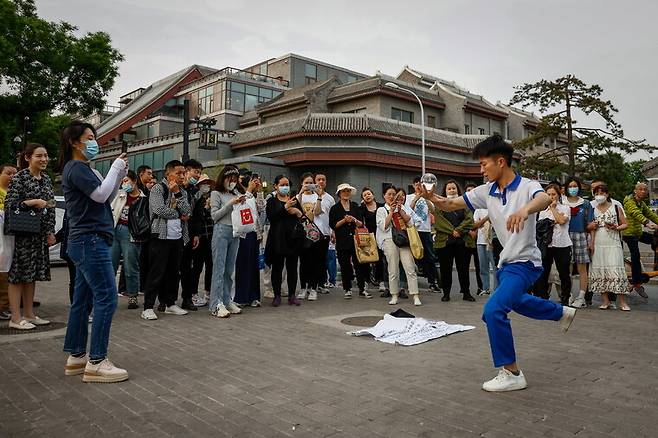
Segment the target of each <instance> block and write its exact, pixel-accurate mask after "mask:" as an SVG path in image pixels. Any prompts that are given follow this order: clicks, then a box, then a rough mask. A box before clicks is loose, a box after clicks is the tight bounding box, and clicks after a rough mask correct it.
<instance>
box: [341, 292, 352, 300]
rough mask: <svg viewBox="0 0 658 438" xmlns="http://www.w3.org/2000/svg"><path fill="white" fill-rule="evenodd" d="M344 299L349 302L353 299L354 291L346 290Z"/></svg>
mask: <svg viewBox="0 0 658 438" xmlns="http://www.w3.org/2000/svg"><path fill="white" fill-rule="evenodd" d="M343 298H345V299H346V300H349V299H351V298H352V291H351V290H346V291H345V293H344V294H343Z"/></svg>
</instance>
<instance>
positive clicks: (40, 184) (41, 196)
mask: <svg viewBox="0 0 658 438" xmlns="http://www.w3.org/2000/svg"><path fill="white" fill-rule="evenodd" d="M48 160H49V159H48V151H47V150H46V148H45V147H44V146H42V145H40V144H37V143H29V144H28V145H27V146H26V147H25V150H24V151H23V153H22V154H21V157H20V168H21V170H19V171H18V172H17V173H16V174H15V175H14V176H13V177H12V179H11V183H10V184H9V189H8V190H7V196H6V198H5V210H6V211H9V210H12V211H13V210H17V209H18V210H21V211H34V212H35V213H37V214H39V215H40V218H41V220H40V222H41V230H40V231H39V232H38V233H34V234H18V235H16V236H15V243H14V256H13V259H12V263H11V268H10V269H9V272H8V274H7V279H8V282H9V288H8V289H9V307H10V308H11V320H10V321H9V327H11V328H15V329H19V330H30V329H33V328H35V327H36V326H37V325H46V324H49V323H50V321H48V320H45V319H42V318H39V317H38V316H37V315H35V313H34V309H33V306H32V305H33V301H34V288H35V284H36V282H37V281H50V256H49V252H48V246H51V245H54V244H55V195H54V193H53V185H52V183H51V181H50V177H49V176H48V174H47V173H46V168H47V167H48ZM21 300H22V303H23V317H21Z"/></svg>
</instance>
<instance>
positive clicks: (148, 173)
mask: <svg viewBox="0 0 658 438" xmlns="http://www.w3.org/2000/svg"><path fill="white" fill-rule="evenodd" d="M135 173H136V174H137V187H138V188H139V190H141V191H142V193H144V195H145V196H148V195H149V190H151V187H152V186H153V184H151V187H148V185H149V184H150V183H151V181H153V180H154V178H153V169H151V167H149V166H147V165H142V166H139V167H138V168H137V172H135ZM156 183H157V181H156Z"/></svg>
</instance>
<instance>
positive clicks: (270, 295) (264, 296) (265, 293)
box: [263, 290, 274, 298]
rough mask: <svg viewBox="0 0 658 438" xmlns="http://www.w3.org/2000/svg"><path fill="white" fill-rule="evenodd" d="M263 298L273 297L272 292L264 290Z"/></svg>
mask: <svg viewBox="0 0 658 438" xmlns="http://www.w3.org/2000/svg"><path fill="white" fill-rule="evenodd" d="M263 298H274V292H272V291H271V290H266V291H265V292H263Z"/></svg>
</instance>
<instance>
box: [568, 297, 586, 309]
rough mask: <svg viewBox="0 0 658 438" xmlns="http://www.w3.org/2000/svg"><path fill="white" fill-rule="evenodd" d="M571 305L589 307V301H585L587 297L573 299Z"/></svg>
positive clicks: (577, 307) (579, 307) (578, 307)
mask: <svg viewBox="0 0 658 438" xmlns="http://www.w3.org/2000/svg"><path fill="white" fill-rule="evenodd" d="M571 307H575V308H576V309H582V308H583V307H587V303H586V302H585V298H580V297H578V298H576V299H575V300H573V303H571Z"/></svg>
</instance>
